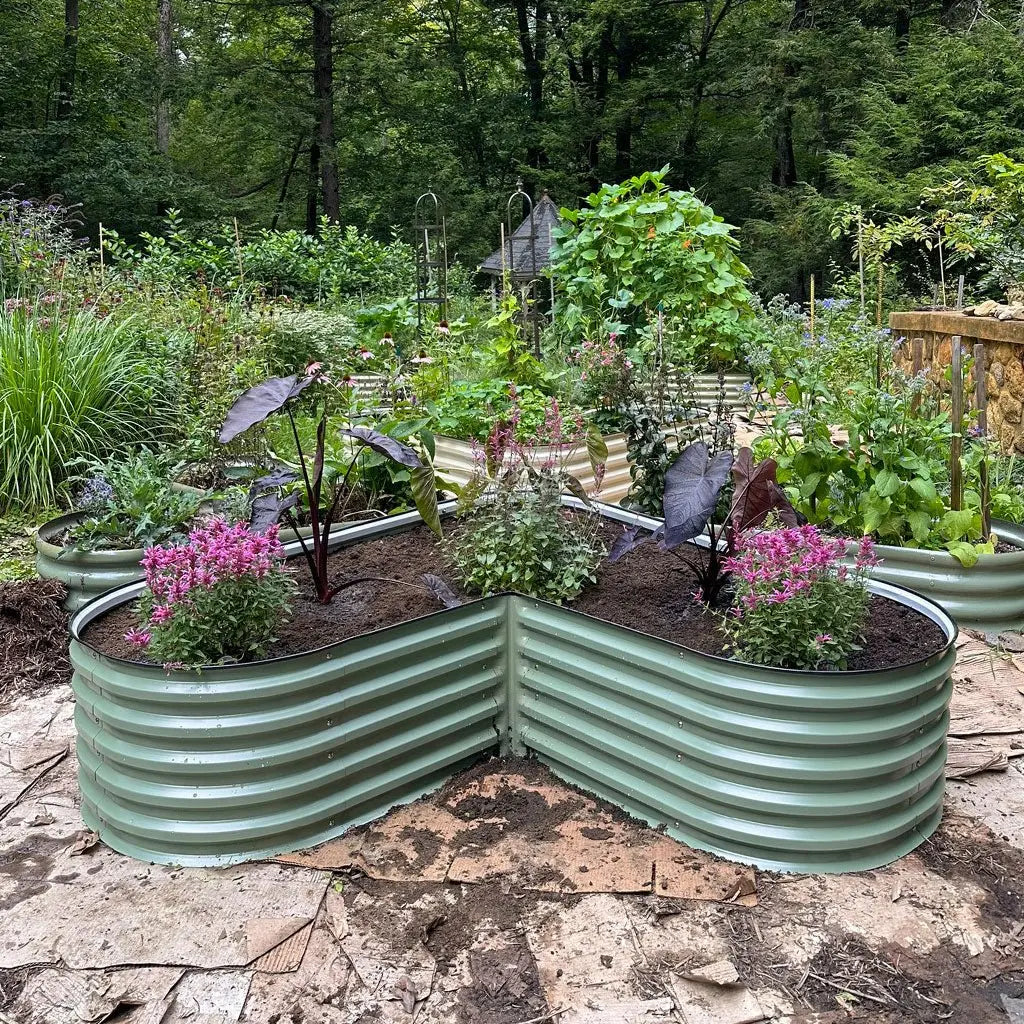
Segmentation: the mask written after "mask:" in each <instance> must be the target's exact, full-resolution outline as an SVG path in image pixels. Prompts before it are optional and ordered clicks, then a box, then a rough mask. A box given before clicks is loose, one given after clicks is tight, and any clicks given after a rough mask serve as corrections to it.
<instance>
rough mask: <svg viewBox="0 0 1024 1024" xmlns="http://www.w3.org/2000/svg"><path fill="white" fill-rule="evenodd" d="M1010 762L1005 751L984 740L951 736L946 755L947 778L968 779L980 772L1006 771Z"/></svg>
mask: <svg viewBox="0 0 1024 1024" xmlns="http://www.w3.org/2000/svg"><path fill="white" fill-rule="evenodd" d="M1009 765H1010V762H1009V760H1008V758H1007V756H1006V753H1005V751H1003V750H1002V749H1000V748H998V747H993V746H992V745H991V744H989V743H986V742H984V741H973V742H972V741H971V740H965V739H960V738H958V737H955V736H950V737H949V740H948V752H947V755H946V778H947V779H966V778H969V777H970V776H971V775H977V774H978V773H979V772H988V771H1000V772H1001V771H1006V769H1007V768H1008V767H1009Z"/></svg>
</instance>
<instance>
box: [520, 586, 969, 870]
mask: <svg viewBox="0 0 1024 1024" xmlns="http://www.w3.org/2000/svg"><path fill="white" fill-rule="evenodd" d="M514 602H515V614H516V618H517V623H516V626H515V629H514V635H515V638H516V655H515V656H516V658H517V659H518V661H519V665H518V669H517V671H516V672H515V678H517V680H518V682H517V684H516V685H518V687H519V688H520V693H519V694H518V695H517V694H516V693H515V689H514V688H513V692H512V693H511V695H510V698H509V699H510V702H511V703H513V704H516V705H517V706H518V715H519V720H520V727H519V732H518V735H517V736H515V737H513V740H514V742H515V743H516V744H517V745H518V746H519V747H520V748H521V749H527V750H534V751H536V752H537V753H538V755H539V756H540V757H541V759H542V760H543V761H545V762H546V763H547V764H549V765H550V766H551V767H552V768H553V769H554V771H555V772H557V773H558V774H559V775H561V776H563V777H564V778H566V779H568V780H570V781H573V782H576V783H578V784H579V785H581V786H583V787H584V788H585V789H588V790H590V791H592V792H594V793H597V794H598V795H599V796H601V797H604V798H605V799H608V800H611V801H612V802H614V803H616V804H618V805H619V806H621V807H623V808H625V809H626V810H627V811H629V812H631V813H633V814H635V815H637V816H638V817H640V818H643V819H644V820H646V821H648V822H651V823H652V824H657V825H665V826H667V829H668V832H669V833H670V834H671V835H674V836H676V837H677V838H678V839H681V840H682V841H684V842H686V843H689V844H691V845H692V846H695V847H698V848H701V849H705V850H711V851H712V852H715V853H719V854H722V855H723V856H727V857H731V858H734V859H738V860H743V861H748V862H750V863H754V864H758V865H760V866H763V867H770V868H778V869H781V870H800V871H803V870H829V871H849V870H861V869H864V868H868V867H874V866H878V865H881V864H884V863H887V862H889V861H891V860H893V859H894V858H895V857H898V856H900V855H902V854H904V853H906V852H908V851H909V850H911V849H913V848H914V847H915V846H917V845H918V844H919V843H920V842H921V839H922V837H923V836H924V835H927V834H928V832H929V831H931V829H933V828H934V827H935V825H936V824H937V823H938V820H939V816H940V814H941V806H942V791H943V767H944V763H945V736H946V726H947V720H948V715H947V707H948V703H949V697H950V693H951V683H950V680H949V673H950V669H951V667H952V663H953V659H954V653H953V649H952V644H950V647H949V648H948V649H947V650H946V652H945V653H943V654H942V655H941V656H935V657H934V658H932V659H931V660H930V661H928V662H927V663H924V664H922V665H919V666H916V667H914V666H912V667H907V668H903V669H896V670H892V671H886V672H874V673H836V674H822V673H811V672H787V671H780V670H776V669H766V668H760V667H755V666H749V665H742V664H739V663H736V662H730V661H725V660H723V659H714V658H706V657H703V656H701V655H698V654H694V653H692V652H689V651H685V650H681V649H679V648H678V647H675V646H674V645H672V644H667V643H665V642H663V641H659V640H655V639H653V638H650V637H646V636H643V635H641V634H639V633H634V632H632V631H629V630H623V629H620V628H616V627H614V626H610V625H608V624H607V623H602V622H599V621H597V620H593V619H587V618H584V617H581V616H579V615H576V614H574V613H571V612H567V611H565V610H564V609H558V608H554V607H551V606H548V605H543V604H541V603H539V602H535V601H528V600H527V599H524V598H516V599H514ZM939 620H940V621H941V616H940V618H939ZM946 628H947V631H948V633H949V635H950V637H951V638H952V636H953V635H954V632H955V631H954V630H953V629H952V626H951V624H949V623H948V621H947V623H946Z"/></svg>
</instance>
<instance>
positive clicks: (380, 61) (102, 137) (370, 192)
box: [0, 0, 1024, 296]
mask: <svg viewBox="0 0 1024 1024" xmlns="http://www.w3.org/2000/svg"><path fill="white" fill-rule="evenodd" d="M1022 33H1024V14H1022V9H1021V7H1020V4H1019V3H1017V2H1013V3H1010V2H985V0H940V2H926V0H913V2H907V3H887V2H879V0H859V2H858V0H791V2H773V0H415V2H394V3H380V2H375V3H370V2H366V0H320V2H317V0H90V2H80V0H6V2H5V3H3V4H2V5H0V191H2V190H4V189H9V190H13V191H14V193H15V194H16V195H18V196H22V195H24V196H33V197H46V196H50V195H60V196H62V197H63V198H64V200H65V201H66V202H68V203H72V204H80V210H81V216H82V220H83V233H84V234H87V235H89V236H90V238H93V239H95V236H96V233H97V229H98V225H99V224H100V223H102V224H103V225H104V229H105V230H110V231H114V232H117V233H118V234H119V235H120V236H121V237H122V238H124V239H127V240H128V241H131V240H134V239H136V238H137V237H138V236H139V235H140V233H142V232H146V231H150V232H160V231H161V230H163V226H164V222H165V217H166V214H167V213H168V211H170V210H175V211H178V213H177V214H176V216H177V217H178V218H179V219H180V222H181V223H183V224H186V225H188V226H189V229H190V230H193V231H196V232H199V233H202V232H203V231H206V232H211V233H212V232H216V231H219V230H221V229H222V228H223V226H224V225H225V224H230V223H232V222H235V221H236V222H237V224H238V225H239V230H240V231H241V232H242V233H246V234H247V233H249V232H254V231H256V230H257V229H265V228H278V229H290V228H294V229H297V230H299V231H303V230H305V231H307V232H315V231H316V229H317V226H318V224H319V223H320V222H321V219H322V218H325V217H326V219H327V220H328V221H336V222H338V223H340V224H352V225H355V226H357V227H358V228H359V229H360V230H361V231H365V232H368V233H369V234H370V235H372V236H373V237H376V238H377V239H379V240H381V241H387V240H388V239H389V238H390V237H391V236H392V235H393V234H395V233H397V234H398V235H399V236H400V237H402V238H404V239H407V238H408V234H409V229H410V227H411V222H412V209H413V203H414V200H415V197H416V196H417V195H418V194H419V193H421V192H423V191H424V190H426V189H427V188H432V189H434V190H435V191H436V192H438V193H439V194H440V195H441V196H442V197H443V199H444V201H445V203H446V206H447V209H448V230H449V237H450V241H451V243H452V244H451V251H452V252H454V253H457V254H458V255H459V257H460V258H461V259H462V260H463V261H464V262H465V263H466V264H468V265H469V266H471V267H472V266H475V265H476V263H477V262H478V261H479V260H480V259H481V258H483V257H484V256H485V255H486V254H487V253H488V252H489V251H491V250H492V249H493V248H494V247H495V244H496V241H497V234H498V226H499V223H500V221H501V219H502V212H503V210H504V204H505V200H506V198H507V197H508V195H509V193H510V192H511V191H512V190H513V189H514V188H515V183H516V181H517V179H520V178H521V179H522V180H523V181H524V182H525V186H526V188H527V190H528V191H530V192H532V193H534V194H539V192H540V190H541V189H547V190H548V191H549V192H550V194H551V195H552V196H554V197H555V198H556V200H557V201H558V202H559V203H560V204H561V205H564V206H566V207H570V208H575V207H577V206H579V205H580V202H581V199H582V197H584V196H586V195H588V194H589V193H591V192H593V191H595V190H596V189H597V188H599V187H600V185H601V183H603V182H621V181H624V180H626V179H628V178H630V177H631V176H634V175H637V174H640V173H642V172H643V171H646V170H651V169H657V168H660V167H663V166H666V165H668V167H669V170H668V172H667V177H666V181H667V183H668V184H669V185H670V186H671V187H673V188H679V189H693V190H694V191H695V192H696V194H697V195H698V196H699V197H700V199H701V200H702V201H703V202H706V203H708V204H709V205H710V206H712V207H713V208H714V210H715V212H716V213H718V214H719V215H721V216H722V217H723V218H724V219H725V220H726V221H727V222H729V223H731V224H735V225H737V226H738V228H739V233H738V238H739V241H740V243H741V252H742V256H743V259H744V261H745V263H746V264H747V265H748V266H749V267H750V269H751V271H752V275H753V276H752V281H751V284H752V286H753V287H754V288H755V289H756V290H757V291H760V292H761V293H762V294H772V293H774V292H778V291H788V292H790V293H791V294H793V295H795V296H797V295H805V294H806V286H807V282H808V279H809V276H810V274H812V273H814V274H817V275H819V280H820V279H821V277H822V276H826V277H827V275H828V273H829V266H830V264H832V263H834V262H836V261H839V262H840V263H841V262H842V261H844V260H848V258H849V254H850V242H849V235H848V233H845V234H844V233H843V232H842V231H835V230H833V227H834V225H835V224H836V223H837V218H841V217H842V214H843V211H844V210H849V209H858V210H861V211H863V213H864V215H865V216H868V217H871V218H874V219H875V220H877V221H879V222H881V221H884V220H886V219H891V218H898V217H903V216H909V215H912V214H914V212H915V211H916V210H917V209H918V208H919V206H920V204H921V202H922V196H923V195H924V194H926V193H927V191H928V189H930V188H935V187H939V186H940V185H942V184H943V183H945V182H948V181H950V180H951V179H955V178H958V177H966V178H970V177H971V176H972V175H976V174H977V173H978V171H977V168H978V161H979V159H980V158H982V157H984V156H986V155H989V154H994V153H1004V154H1007V155H1008V156H1010V157H1012V158H1014V159H1017V160H1019V159H1021V157H1022V156H1024V60H1022V59H1021V58H1022V52H1021V51H1022ZM915 252H916V253H917V250H915ZM914 258H915V259H918V260H920V259H921V258H922V257H921V256H920V255H919V253H918V254H917V255H915V257H914ZM918 269H919V270H920V278H921V280H922V281H923V280H927V279H932V278H934V273H929V272H928V269H927V268H924V269H921V268H918Z"/></svg>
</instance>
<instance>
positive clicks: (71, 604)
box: [36, 512, 143, 611]
mask: <svg viewBox="0 0 1024 1024" xmlns="http://www.w3.org/2000/svg"><path fill="white" fill-rule="evenodd" d="M83 518H84V513H81V512H72V513H70V514H69V515H66V516H58V517H57V518H56V519H51V520H50V522H48V523H44V524H43V525H42V526H40V527H39V530H38V532H37V533H36V572H38V573H39V575H40V576H42V577H43V579H48V580H59V581H60V582H61V583H63V584H64V586H65V587H67V591H68V593H67V597H66V598H65V599H64V607H65V608H68V609H69V610H71V611H77V610H78V609H79V608H81V607H82V605H84V604H85V603H86V602H87V601H91V600H92V599H93V598H94V597H96V596H97V595H98V594H102V593H103V592H104V591H105V590H110V589H112V588H113V587H122V586H124V585H125V584H126V583H133V582H135V580H138V579H141V578H142V568H141V567H140V566H139V559H141V558H142V554H143V552H142V548H128V549H125V550H121V551H78V550H76V549H75V548H73V547H65V546H62V545H61V544H58V543H56V541H57V538H59V537H61V536H62V535H63V534H64V533H65V532H66V531H67V530H68V529H70V528H71V527H72V526H76V525H77V524H78V523H80V522H81V521H82V519H83Z"/></svg>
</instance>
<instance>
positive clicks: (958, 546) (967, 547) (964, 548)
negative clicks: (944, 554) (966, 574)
mask: <svg viewBox="0 0 1024 1024" xmlns="http://www.w3.org/2000/svg"><path fill="white" fill-rule="evenodd" d="M981 547H991V545H982V544H968V543H967V541H964V540H953V541H949V542H948V543H947V544H946V550H947V551H948V552H949V553H950V554H951V555H952V556H953V557H954V558H955V559H956V560H957V561H958V562H959V563H960V564H961V565H962V566H963V567H964V568H965V569H969V568H970V567H971V566H972V565H974V563H975V562H977V561H978V555H979V554H980V552H979V550H978V549H979V548H981Z"/></svg>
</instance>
